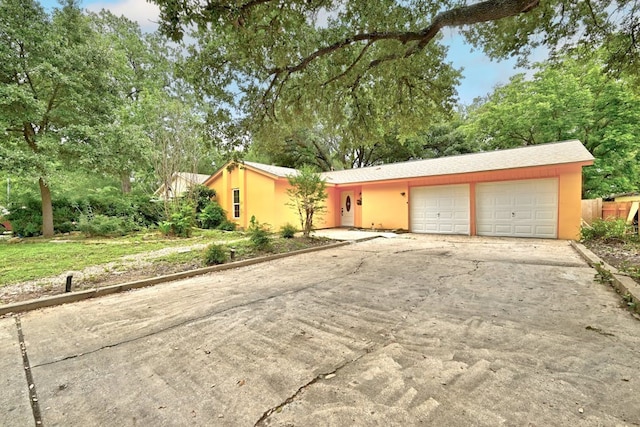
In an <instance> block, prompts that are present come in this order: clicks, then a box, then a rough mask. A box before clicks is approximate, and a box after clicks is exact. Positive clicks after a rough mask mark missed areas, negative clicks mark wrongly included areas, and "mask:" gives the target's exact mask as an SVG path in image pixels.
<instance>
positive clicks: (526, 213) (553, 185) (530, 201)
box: [476, 179, 558, 239]
mask: <svg viewBox="0 0 640 427" xmlns="http://www.w3.org/2000/svg"><path fill="white" fill-rule="evenodd" d="M476 218H477V220H476V227H477V234H478V235H480V236H513V237H543V238H551V239H553V238H556V237H557V236H558V180H557V179H531V180H523V181H505V182H490V183H484V184H478V185H476Z"/></svg>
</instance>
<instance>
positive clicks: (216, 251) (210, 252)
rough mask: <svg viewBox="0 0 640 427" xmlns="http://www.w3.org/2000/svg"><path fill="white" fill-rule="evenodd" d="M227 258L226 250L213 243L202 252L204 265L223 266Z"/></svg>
mask: <svg viewBox="0 0 640 427" xmlns="http://www.w3.org/2000/svg"><path fill="white" fill-rule="evenodd" d="M227 258H228V254H227V249H226V248H225V247H224V246H222V245H217V244H215V243H213V244H211V245H209V246H208V247H207V249H205V251H204V263H205V265H217V264H224V263H225V262H227Z"/></svg>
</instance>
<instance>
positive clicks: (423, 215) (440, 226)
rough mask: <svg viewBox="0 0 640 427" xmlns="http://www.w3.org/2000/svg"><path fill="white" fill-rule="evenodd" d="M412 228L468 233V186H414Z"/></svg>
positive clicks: (412, 193) (426, 231)
mask: <svg viewBox="0 0 640 427" xmlns="http://www.w3.org/2000/svg"><path fill="white" fill-rule="evenodd" d="M410 206H411V210H410V211H411V212H410V215H411V231H412V232H414V233H436V234H469V231H470V226H469V224H470V221H469V186H468V185H466V184H464V185H438V186H431V187H414V188H412V189H411V199H410Z"/></svg>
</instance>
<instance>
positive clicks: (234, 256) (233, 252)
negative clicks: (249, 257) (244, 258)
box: [229, 248, 236, 261]
mask: <svg viewBox="0 0 640 427" xmlns="http://www.w3.org/2000/svg"><path fill="white" fill-rule="evenodd" d="M229 257H230V258H231V261H233V260H234V259H235V258H236V249H235V248H231V249H229Z"/></svg>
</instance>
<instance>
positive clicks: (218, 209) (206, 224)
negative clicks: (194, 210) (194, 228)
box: [198, 202, 227, 229]
mask: <svg viewBox="0 0 640 427" xmlns="http://www.w3.org/2000/svg"><path fill="white" fill-rule="evenodd" d="M226 219H227V213H226V212H225V210H224V209H222V206H220V205H219V204H217V203H216V202H210V203H209V204H208V205H207V206H206V207H205V208H204V209H203V210H202V212H200V214H199V215H198V221H199V222H200V227H202V228H207V229H212V228H218V227H219V226H220V224H222V222H223V221H224V220H226Z"/></svg>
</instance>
